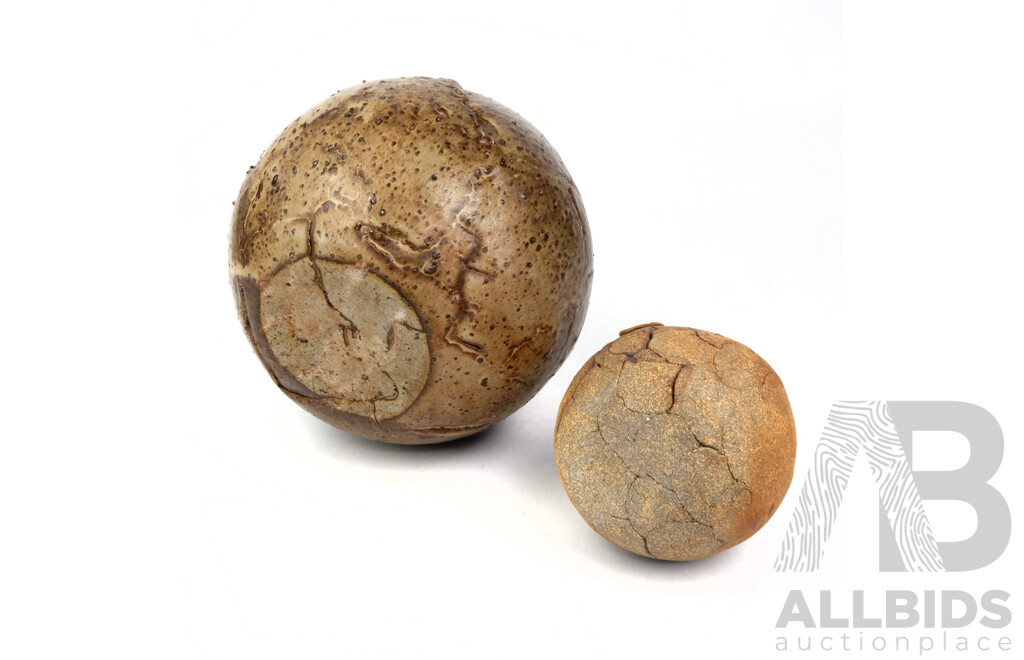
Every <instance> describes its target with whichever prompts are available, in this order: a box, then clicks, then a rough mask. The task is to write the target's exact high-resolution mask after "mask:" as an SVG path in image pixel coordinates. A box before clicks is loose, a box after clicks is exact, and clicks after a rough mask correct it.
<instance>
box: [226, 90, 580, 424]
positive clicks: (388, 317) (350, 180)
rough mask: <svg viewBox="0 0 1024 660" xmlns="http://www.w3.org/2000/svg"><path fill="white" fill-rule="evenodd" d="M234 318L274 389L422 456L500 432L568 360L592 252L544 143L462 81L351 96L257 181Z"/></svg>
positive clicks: (317, 117) (311, 125) (237, 256)
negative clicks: (418, 448)
mask: <svg viewBox="0 0 1024 660" xmlns="http://www.w3.org/2000/svg"><path fill="white" fill-rule="evenodd" d="M230 267H231V276H232V281H233V288H234V291H235V300H236V302H237V305H238V312H239V317H240V318H241V320H242V325H243V327H244V329H245V332H246V335H247V337H248V338H249V340H250V342H251V343H252V345H253V347H254V348H255V350H256V352H257V354H258V355H259V356H260V358H261V360H262V361H263V363H264V365H265V366H266V368H267V371H268V372H270V375H271V377H272V378H273V379H274V381H275V383H276V384H277V385H278V386H279V387H280V388H281V390H282V391H284V393H285V394H287V395H288V396H289V397H291V398H292V399H293V400H294V401H296V402H297V403H299V404H300V405H302V406H303V407H305V408H306V409H307V410H309V411H310V412H312V413H313V414H314V415H316V416H318V417H320V418H321V419H323V420H324V421H327V422H328V423H330V424H333V425H335V426H337V427H339V428H342V429H345V430H348V431H351V432H353V433H358V434H360V435H363V436H366V437H370V438H375V439H378V440H383V441H386V442H397V443H408V444H419V443H431V442H441V441H444V440H451V439H454V438H459V437H463V436H466V435H469V434H471V433H475V432H476V431H480V430H482V429H484V428H487V427H488V426H490V425H491V424H494V423H495V422H497V421H498V420H500V419H503V418H504V417H506V416H508V415H509V414H511V413H512V412H513V411H515V410H516V409H517V408H519V407H520V406H522V405H523V404H524V403H526V402H527V401H528V400H529V399H530V398H531V397H532V396H533V395H534V394H535V393H536V392H537V391H538V390H539V389H540V388H541V386H542V385H543V384H544V383H545V382H546V381H547V380H548V379H549V378H550V377H551V375H552V374H553V373H554V372H555V370H557V369H558V367H559V366H560V365H561V364H562V362H563V361H564V360H565V357H566V356H567V355H568V353H569V351H570V349H571V348H572V346H573V344H574V343H575V341H576V338H577V336H578V335H579V331H580V326H581V325H582V323H583V318H584V315H585V314H586V309H587V303H588V300H589V297H590V282H591V276H592V273H593V271H592V256H591V241H590V235H589V230H588V227H587V220H586V215H585V213H584V211H583V205H582V203H581V202H580V199H579V193H578V192H577V190H576V186H575V184H574V183H573V181H572V178H571V177H570V176H569V173H568V172H567V171H566V168H565V165H564V164H563V163H562V161H561V160H560V159H559V157H558V155H557V154H556V153H555V151H554V149H552V147H551V145H549V144H548V143H547V141H546V140H545V139H544V137H543V136H542V135H541V134H540V133H539V132H538V131H537V130H536V129H534V128H533V127H532V126H530V125H529V124H528V123H527V122H526V121H525V120H523V119H522V118H521V117H519V116H518V115H516V114H515V113H513V112H511V111H510V110H508V109H507V108H505V107H503V106H501V105H499V104H497V103H495V102H494V101H492V100H490V99H488V98H485V97H482V96H478V95H476V94H473V93H471V92H467V91H466V90H464V89H462V87H460V86H459V84H458V83H456V82H455V81H453V80H438V79H431V78H400V79H395V80H382V81H377V82H370V83H363V84H362V85H359V86H356V87H352V88H350V89H347V90H344V91H340V92H338V93H336V94H334V95H333V96H331V97H330V98H328V99H327V100H326V101H324V102H323V103H321V104H320V105H318V106H316V107H315V108H313V109H311V110H310V111H309V112H307V113H306V114H304V115H302V116H301V117H299V118H298V119H296V120H295V122H294V123H292V124H291V125H290V126H289V127H288V128H286V129H285V130H284V132H283V133H281V135H280V136H279V137H278V138H277V139H276V140H275V141H274V143H273V144H272V145H271V146H270V147H269V148H268V149H267V151H266V152H265V153H264V154H263V156H262V157H261V158H260V161H259V163H258V164H257V165H256V166H255V167H253V168H251V169H250V170H249V172H248V174H247V176H246V178H245V181H244V183H243V185H242V189H241V192H240V194H239V196H238V201H237V202H236V203H235V211H234V216H233V219H232V226H231V246H230Z"/></svg>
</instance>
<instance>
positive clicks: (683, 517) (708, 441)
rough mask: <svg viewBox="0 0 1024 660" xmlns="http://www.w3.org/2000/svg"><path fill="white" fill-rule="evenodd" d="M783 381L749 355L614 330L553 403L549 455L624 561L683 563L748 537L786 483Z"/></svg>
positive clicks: (790, 427) (715, 341)
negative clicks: (627, 555)
mask: <svg viewBox="0 0 1024 660" xmlns="http://www.w3.org/2000/svg"><path fill="white" fill-rule="evenodd" d="M795 456H796V428H795V426H794V423H793V413H792V410H791V409H790V405H789V399H788V398H787V396H786V390H785V389H784V388H783V386H782V381H781V380H779V377H778V376H777V375H776V374H775V372H774V371H773V370H772V368H771V367H770V366H768V364H767V363H766V362H765V361H764V360H762V359H761V358H760V357H758V355H757V354H755V353H754V352H753V351H751V350H750V349H749V348H747V347H746V346H744V345H743V344H740V343H738V342H735V341H732V340H731V339H726V338H725V337H722V336H721V335H716V334H714V333H711V332H704V331H702V330H694V329H692V328H675V327H664V326H662V325H661V324H657V323H654V324H647V325H643V326H638V327H636V328H631V329H629V330H624V331H623V332H622V334H621V336H620V337H619V338H618V339H616V340H615V341H613V342H612V343H610V344H608V345H607V346H605V347H604V348H603V349H601V350H600V351H598V353H597V354H595V355H594V356H593V357H592V358H591V359H590V360H589V361H588V362H587V363H586V364H585V365H584V366H583V368H582V369H580V371H579V373H578V374H576V377H575V379H573V381H572V383H571V384H570V386H569V389H568V391H566V393H565V397H564V398H563V399H562V404H561V407H560V408H559V412H558V422H557V425H556V427H555V457H556V460H557V463H558V472H559V474H560V475H561V477H562V483H563V485H564V486H565V490H566V492H567V493H568V495H569V498H570V499H571V500H572V503H573V504H574V505H575V506H576V509H577V510H578V511H579V512H580V514H581V515H582V516H583V518H584V519H585V520H586V521H587V523H588V524H589V525H590V526H591V527H593V528H594V529H595V530H596V531H597V532H598V533H599V534H601V536H603V537H605V538H606V539H608V540H609V541H611V542H612V543H615V544H616V545H618V546H620V547H622V548H625V549H626V550H629V551H631V552H635V553H637V554H640V555H646V556H649V557H655V558H658V559H669V560H676V561H688V560H694V559H701V558H703V557H707V556H709V555H713V554H715V553H718V552H721V551H722V550H725V549H727V548H730V547H732V546H734V545H736V544H737V543H740V542H742V541H744V540H746V539H747V538H750V537H751V536H752V535H753V534H754V533H755V532H757V530H759V529H760V528H761V527H762V526H763V525H764V524H765V523H766V522H767V521H768V519H769V518H771V516H772V514H773V513H774V512H775V510H776V509H777V508H778V505H779V503H780V502H782V498H783V497H784V496H785V494H786V490H787V489H788V488H789V483H790V481H791V480H792V478H793V463H794V460H795Z"/></svg>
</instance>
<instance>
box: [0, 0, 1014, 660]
mask: <svg viewBox="0 0 1024 660" xmlns="http://www.w3.org/2000/svg"><path fill="white" fill-rule="evenodd" d="M28 5H29V3H19V5H17V6H16V7H8V8H6V9H5V10H4V17H3V20H2V23H0V55H2V57H3V69H2V71H3V72H2V74H0V76H2V80H3V85H2V89H3V95H4V99H5V100H4V101H3V102H2V104H0V113H2V118H3V126H4V129H5V134H4V136H3V141H2V145H3V151H2V156H0V181H2V183H3V187H2V190H3V200H4V204H3V206H2V207H0V212H2V220H0V222H2V230H0V231H2V234H0V235H2V236H3V243H2V246H3V252H4V253H5V258H4V259H3V260H2V262H0V268H2V276H3V281H4V283H5V286H4V289H3V296H2V299H3V302H4V304H3V314H2V323H0V333H2V342H3V343H2V348H3V351H4V367H5V369H4V375H5V378H4V383H5V386H4V396H3V401H4V404H3V414H2V419H3V421H2V424H3V427H2V436H0V657H3V658H78V657H103V658H185V657H188V658H284V657H289V658H343V657H360V658H361V657H396V658H407V657H416V658H419V657H424V658H429V657H473V658H477V657H523V656H524V655H527V654H529V655H528V657H533V656H539V657H563V658H577V657H585V656H587V657H630V656H643V657H647V656H654V655H658V656H663V657H679V658H683V657H707V656H711V657H730V658H731V657H755V656H764V655H773V654H775V652H774V651H773V649H774V644H775V637H776V631H775V630H774V624H775V620H776V618H777V617H778V614H779V610H780V608H781V606H782V603H783V600H784V598H785V596H786V594H787V593H788V590H789V589H790V588H802V589H805V590H807V592H808V593H809V594H816V590H817V589H824V588H834V589H836V590H837V591H838V590H843V589H846V590H849V589H855V588H856V589H867V590H869V592H870V593H872V594H879V593H880V591H881V590H882V589H884V588H886V587H889V588H913V589H918V590H922V589H952V588H960V589H966V590H970V591H972V592H975V593H980V591H983V590H985V589H991V588H1002V589H1006V590H1008V591H1010V592H1011V594H1012V595H1013V598H1011V600H1010V601H1009V603H1010V606H1011V609H1013V608H1014V607H1017V609H1018V610H1019V611H1018V612H1016V613H1017V614H1018V615H1019V616H1024V610H1020V606H1019V602H1018V601H1017V600H1016V599H1017V598H1020V597H1021V595H1022V593H1024V592H1022V590H1021V586H1022V583H1021V580H1020V578H1019V577H1017V574H1016V572H1015V569H1016V566H1017V561H1016V559H1015V557H1016V556H1019V553H1020V548H1019V543H1018V542H1017V539H1011V543H1010V546H1009V548H1008V549H1007V551H1006V553H1005V554H1004V555H1003V557H1002V559H1001V560H1000V561H997V562H996V563H994V564H992V565H991V566H989V567H988V568H985V569H982V570H979V571H975V572H972V573H963V574H945V575H941V574H940V575H899V574H895V575H894V574H879V573H878V571H877V544H876V540H875V534H876V522H875V517H874V516H875V515H876V513H877V509H876V504H875V502H876V500H874V499H873V498H874V497H875V495H874V492H873V490H872V486H871V482H870V477H869V476H868V475H867V472H866V470H861V471H860V472H858V476H857V478H856V479H855V481H854V483H853V484H852V485H851V490H850V495H849V496H848V498H847V503H846V504H845V505H844V507H843V509H842V515H841V516H840V520H839V526H838V528H837V530H836V532H835V534H834V536H833V539H832V541H831V542H830V544H829V546H828V549H827V551H826V558H825V562H824V566H823V568H822V570H821V571H819V572H818V573H815V574H810V575H780V574H776V573H774V572H773V571H772V563H773V561H774V558H775V554H776V552H777V550H778V547H779V544H780V542H781V539H782V535H783V533H784V532H785V528H786V526H787V524H788V522H789V516H790V514H791V513H792V509H793V505H794V502H795V493H796V492H798V489H799V487H800V484H801V483H802V480H803V478H804V475H805V473H806V470H807V468H808V467H809V460H810V457H811V456H812V454H813V451H814V446H815V444H816V442H817V439H818V436H819V434H820V432H821V429H822V427H823V425H824V422H825V418H826V415H827V412H828V408H829V406H830V404H831V402H832V401H834V400H837V399H914V400H918V399H919V400H929V399H939V400H946V399H953V400H963V401H969V402H973V403H976V404H979V405H981V406H983V407H985V408H986V409H988V410H989V411H990V412H991V413H992V414H993V415H995V417H996V418H997V419H998V420H999V422H1000V424H1001V425H1002V429H1003V431H1004V433H1005V437H1006V453H1005V457H1004V460H1003V465H1002V469H1001V471H1000V472H999V473H998V474H997V475H996V477H995V478H994V479H993V480H992V484H993V485H994V486H995V487H996V488H998V489H999V490H1000V492H1002V494H1003V495H1004V496H1005V497H1006V499H1007V500H1008V502H1009V505H1010V508H1011V512H1012V513H1014V514H1016V515H1024V508H1022V506H1021V505H1022V488H1021V480H1020V479H1019V478H1018V477H1017V474H1018V472H1019V471H1020V468H1021V466H1022V463H1021V461H1022V454H1021V446H1020V441H1019V440H1020V438H1021V434H1022V431H1024V424H1022V421H1024V419H1022V414H1021V406H1020V396H1021V393H1022V388H1021V385H1020V373H1021V372H1022V369H1024V360H1022V351H1021V333H1022V330H1024V325H1022V323H1021V317H1020V304H1021V303H1020V299H1021V281H1022V278H1021V268H1020V265H1019V263H1020V262H1019V259H1020V257H1019V253H1020V247H1019V245H1020V231H1019V228H1020V225H1021V223H1022V221H1024V196H1022V195H1021V189H1022V182H1024V157H1022V154H1024V121H1022V119H1021V118H1022V117H1024V97H1022V85H1021V80H1022V65H1021V63H1022V62H1024V39H1022V38H1021V34H1022V33H1024V6H1022V5H1021V4H1020V3H1018V2H892V1H891V0H889V1H886V2H867V1H861V2H850V3H846V4H845V6H841V5H840V3H838V2H815V1H811V0H808V1H806V2H763V1H760V2H716V3H704V2H683V3H672V5H669V4H667V3H666V4H665V5H661V4H645V3H641V2H629V3H616V4H614V5H601V4H597V3H587V4H586V5H583V4H582V3H581V4H580V5H579V6H569V5H562V4H558V3H555V2H552V1H548V2H537V3H534V2H508V3H487V2H480V1H479V0H477V1H475V2H457V1H454V0H452V1H449V0H446V1H445V2H374V3H346V2H329V3H309V2H298V1H296V2H273V3H239V4H227V3H214V2H202V3H188V2H186V3H174V4H168V5H167V6H166V8H163V7H159V8H158V7H156V6H155V5H153V4H151V3H125V4H123V5H118V4H114V3H109V2H105V3H104V2H101V3H70V2H67V3H61V2H57V3H53V4H49V5H45V6H39V5H36V6H34V8H32V9H27V8H26V7H28ZM401 75H431V76H445V77H451V78H455V79H457V80H458V81H459V82H460V83H462V85H463V86H465V87H466V88H467V89H469V90H472V91H475V92H478V93H481V94H484V95H487V96H490V97H492V98H494V99H496V100H498V101H499V102H501V103H503V104H505V105H507V106H509V107H511V108H513V109H515V110H516V111H517V112H519V113H520V114H522V115H523V116H524V117H526V118H528V119H529V120H531V121H532V122H533V123H534V124H535V125H536V126H537V127H538V128H539V129H540V130H541V131H542V132H543V133H544V134H545V135H546V136H547V138H548V139H549V140H550V141H551V143H552V144H553V145H554V146H555V148H556V149H557V150H558V151H559V153H560V154H561V156H562V158H563V160H564V161H565V162H566V164H567V165H568V167H569V169H570V171H571V172H572V173H573V176H574V178H575V180H576V182H577V184H578V186H579V189H580V191H581V194H582V197H583V200H584V203H585V206H586V209H587V212H588V215H589V217H590V223H591V228H592V231H593V236H594V251H595V277H594V288H593V297H592V299H591V303H590V311H589V315H588V318H587V323H586V326H585V328H584V330H583V334H582V335H581V337H580V339H579V342H578V344H577V347H576V349H575V351H574V352H573V353H572V355H571V356H570V358H569V359H568V361H567V362H566V363H565V366H564V367H563V369H562V370H561V371H560V372H559V373H558V374H557V375H556V376H555V377H554V378H553V379H552V380H551V381H550V382H549V384H548V385H547V387H546V388H545V389H544V390H543V391H542V392H541V393H540V394H539V395H538V396H537V397H536V398H535V399H534V400H533V401H531V402H530V403H529V404H528V405H527V406H526V407H525V408H523V409H522V410H521V411H519V412H518V413H516V414H515V415H513V416H512V417H511V418H509V419H508V420H506V421H504V422H502V423H501V424H499V425H498V426H496V427H495V428H494V429H493V430H491V431H489V432H487V433H484V434H481V436H480V437H478V438H475V439H471V440H467V441H464V442H460V443H453V444H451V445H443V446H437V447H421V448H410V447H395V446H388V445H382V444H377V443H373V442H370V441H366V440H362V439H359V438H356V437H353V436H350V435H347V434H345V433H342V432H339V431H336V430H334V429H332V428H330V427H328V426H326V425H324V424H322V423H320V422H319V421H317V420H316V419H314V418H312V417H310V416H309V415H307V414H306V413H305V412H303V411H302V410H301V409H299V408H298V407H297V406H295V405H294V404H292V403H291V402H290V401H288V400H287V399H286V398H285V397H284V396H283V395H282V394H281V393H280V392H278V391H277V390H276V389H275V387H274V385H273V383H272V382H271V380H270V379H269V378H268V377H267V376H266V374H265V372H264V371H263V368H262V367H261V366H260V364H259V362H258V360H257V359H256V357H255V356H254V355H253V354H252V351H251V349H250V348H249V346H248V344H247V342H246V341H245V337H244V335H243V333H242V331H241V329H240V327H239V324H238V322H237V319H236V318H235V313H234V308H233V304H232V300H231V294H230V289H229V286H228V275H227V265H226V261H227V233H228V222H229V217H230V213H231V202H232V201H233V200H234V198H235V196H236V194H237V191H238V187H239V186H240V184H241V181H242V177H243V175H244V173H245V171H246V169H247V167H248V166H249V165H251V164H254V163H255V162H256V160H257V159H258V157H259V155H260V153H261V151H262V149H263V148H264V147H265V146H267V145H268V144H269V143H270V142H271V140H272V139H273V138H274V137H275V136H276V134H277V133H278V131H280V130H281V129H282V128H283V127H284V126H285V125H286V124H287V123H288V122H290V121H291V120H292V119H293V118H294V117H295V116H297V115H298V114H300V113H301V112H303V111H304V110H306V109H307V108H308V107H310V106H312V105H314V104H315V103H316V102H318V101H319V100H321V99H322V98H324V97H326V96H328V95H329V94H331V93H333V92H334V91H335V90H337V89H341V88H344V87H348V86H350V85H352V84H355V83H358V82H359V81H361V80H363V79H367V80H372V79H376V78H382V77H391V76H401ZM652 320H656V321H660V322H663V323H666V324H670V325H690V326H696V327H699V328H703V329H707V330H711V331H715V332H719V333H722V334H725V335H727V336H729V337H732V338H734V339H737V340H739V341H742V342H744V343H746V344H748V345H749V346H750V347H751V348H753V349H754V350H756V351H757V352H758V353H760V354H761V355H762V356H763V357H765V358H766V359H767V360H768V361H769V362H770V363H771V364H772V365H773V366H774V367H775V369H776V370H777V371H778V373H779V374H780V376H781V377H782V379H783V381H784V382H785V384H786V387H787V389H788V392H789V395H790V398H791V400H792V404H793V408H794V412H795V415H796V419H797V427H798V436H799V443H800V444H799V451H798V459H797V470H796V477H795V481H794V486H793V488H792V489H791V492H790V497H789V498H788V499H787V500H786V502H785V503H784V504H783V506H782V508H781V509H780V510H779V513H778V514H777V515H776V516H775V518H773V519H772V521H771V522H770V523H769V524H768V525H767V526H766V527H765V528H764V529H763V530H762V531H761V532H760V533H759V534H757V535H756V536H755V537H754V538H752V539H751V540H750V541H748V542H746V543H744V544H743V545H741V546H739V547H737V548H735V549H733V550H730V551H728V552H726V553H723V554H722V555H719V556H716V557H714V558H712V559H709V560H706V561H702V562H698V563H693V564H671V563H663V562H657V561H653V560H647V559H644V558H640V557H635V556H632V555H629V554H628V553H625V552H623V551H619V550H618V549H617V548H615V547H614V546H612V545H610V544H608V543H606V542H605V541H603V540H602V539H601V538H600V537H599V536H597V535H596V534H595V533H594V532H593V531H591V530H590V528H589V527H587V525H586V524H585V523H584V522H583V521H582V519H581V518H580V517H579V516H578V515H577V513H576V512H575V510H574V509H573V507H572V506H571V504H570V503H569V501H568V499H567V498H566V496H565V494H564V492H563V490H562V487H561V484H560V482H559V480H558V475H557V472H556V470H555V465H554V454H553V449H552V432H553V428H554V422H555V412H556V409H557V404H558V402H559V400H560V399H561V395H562V393H563V392H564V390H565V387H566V386H567V384H568V382H569V380H570V379H571V377H572V375H573V374H574V373H575V371H576V369H577V368H578V367H579V366H580V365H581V364H582V363H583V362H584V361H585V360H586V359H587V358H588V357H589V356H590V355H591V354H592V353H593V352H595V351H597V350H598V349H599V348H600V347H601V346H602V345H603V344H604V343H606V342H607V341H610V340H611V339H612V338H614V337H615V336H616V334H617V332H618V330H620V329H622V328H625V327H629V326H632V325H635V324H638V323H643V322H647V321H652ZM946 440H949V439H948V438H947V439H946ZM950 443H952V444H950ZM947 445H948V446H950V447H953V448H954V449H950V450H949V451H950V452H951V453H955V451H956V450H955V446H956V439H955V438H954V439H953V440H951V441H949V442H947V443H946V445H943V446H947ZM936 446H938V445H936ZM922 453H923V452H922ZM962 453H963V452H961V454H962ZM929 460H933V461H939V462H941V461H942V457H941V456H934V455H933V456H932V457H931V458H930V459H929ZM954 463H955V461H954ZM950 467H955V465H952V466H950ZM930 510H931V509H930ZM950 511H953V513H951V514H950V515H944V516H941V518H942V522H941V523H936V525H935V527H936V530H937V531H938V532H941V533H942V534H945V535H946V539H947V540H955V539H956V538H958V537H959V538H963V537H966V536H969V535H970V533H971V531H972V527H971V525H972V524H973V523H972V520H973V517H972V516H971V514H970V511H969V510H967V511H966V512H964V511H963V510H959V513H956V511H957V510H956V509H955V508H954V509H951V510H950ZM938 515H939V514H938V509H935V511H934V515H933V517H935V516H938ZM940 540H942V539H940ZM839 607H840V609H841V608H846V609H848V608H849V605H848V604H847V605H841V606H839ZM1017 628H1018V626H1017V625H1016V624H1014V625H1012V626H1010V628H1008V629H1005V630H1004V631H1003V633H1004V634H1009V635H1010V636H1011V637H1012V636H1013V635H1014V632H1015V631H1016V630H1017ZM970 630H971V631H972V634H973V633H978V632H979V631H978V629H977V628H971V629H970ZM979 634H980V633H979ZM1014 641H1015V642H1016V645H1015V647H1014V648H1018V649H1019V648H1020V644H1021V643H1024V640H1020V639H1016V638H1014ZM804 655H807V654H804ZM876 655H877V654H876ZM1004 656H1005V654H1004Z"/></svg>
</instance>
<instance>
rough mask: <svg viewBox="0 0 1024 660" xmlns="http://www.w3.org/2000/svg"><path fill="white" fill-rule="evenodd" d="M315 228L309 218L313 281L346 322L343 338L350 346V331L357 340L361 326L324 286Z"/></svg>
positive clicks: (309, 248) (309, 251)
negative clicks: (318, 258)
mask: <svg viewBox="0 0 1024 660" xmlns="http://www.w3.org/2000/svg"><path fill="white" fill-rule="evenodd" d="M313 229H314V224H313V218H309V219H308V220H307V221H306V255H307V256H308V257H309V265H310V266H312V267H313V282H314V283H315V284H316V285H317V288H319V289H320V292H321V293H322V294H323V296H324V302H326V303H327V306H328V307H330V308H331V309H332V310H334V312H335V313H336V314H337V315H338V316H340V317H341V320H342V321H344V324H343V325H342V326H341V338H342V339H343V340H344V342H345V345H346V346H348V345H349V333H351V335H352V339H353V340H356V339H358V338H359V328H358V327H356V324H355V323H353V322H352V320H351V319H350V318H348V317H347V316H345V314H344V313H343V312H342V311H341V310H340V309H338V308H337V307H335V306H334V303H333V302H331V297H330V295H328V293H327V287H326V286H324V274H323V272H322V271H321V270H320V264H318V263H317V262H316V244H315V241H314V238H313Z"/></svg>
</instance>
